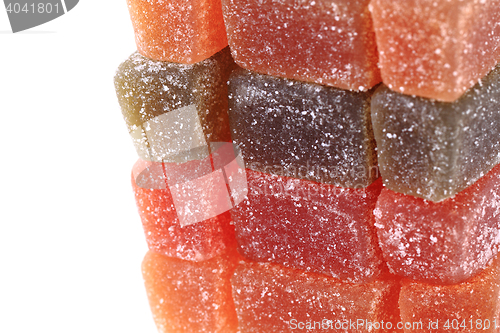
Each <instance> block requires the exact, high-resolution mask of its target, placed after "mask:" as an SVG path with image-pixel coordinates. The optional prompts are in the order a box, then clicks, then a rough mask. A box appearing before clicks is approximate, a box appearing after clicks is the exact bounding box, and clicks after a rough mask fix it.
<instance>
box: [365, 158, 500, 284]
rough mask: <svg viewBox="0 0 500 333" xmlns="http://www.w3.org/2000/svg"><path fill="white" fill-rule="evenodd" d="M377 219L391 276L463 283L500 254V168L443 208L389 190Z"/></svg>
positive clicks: (382, 196)
mask: <svg viewBox="0 0 500 333" xmlns="http://www.w3.org/2000/svg"><path fill="white" fill-rule="evenodd" d="M374 214H375V221H376V223H375V226H376V227H377V229H378V236H379V242H380V247H381V249H382V252H383V254H384V259H385V260H386V261H387V265H388V266H389V269H390V270H391V272H393V273H395V274H398V275H401V276H405V277H408V278H411V279H414V280H418V281H424V282H428V283H435V284H453V283H459V282H462V281H464V280H466V279H468V278H470V277H472V276H474V275H476V274H478V273H479V272H481V271H482V270H483V269H484V268H485V267H486V265H487V264H488V262H489V261H490V260H491V259H492V258H493V257H495V256H496V254H497V253H498V248H499V245H500V165H498V166H496V167H495V168H494V169H493V170H491V171H490V172H489V173H488V174H487V175H486V176H484V177H482V178H481V179H479V180H478V181H477V182H476V183H475V184H474V185H472V186H470V187H468V188H467V189H466V190H464V191H462V192H460V193H459V194H457V195H456V196H455V197H453V198H450V199H447V200H444V201H441V202H438V203H434V202H431V201H427V200H423V199H421V198H416V197H413V196H410V195H403V194H399V193H395V192H392V191H390V190H388V189H383V190H382V192H381V194H380V196H379V198H378V201H377V206H376V209H375V211H374Z"/></svg>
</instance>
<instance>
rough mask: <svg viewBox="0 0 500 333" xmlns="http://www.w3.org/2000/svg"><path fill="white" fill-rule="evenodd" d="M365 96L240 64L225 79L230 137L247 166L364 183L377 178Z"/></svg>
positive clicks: (356, 184)
mask: <svg viewBox="0 0 500 333" xmlns="http://www.w3.org/2000/svg"><path fill="white" fill-rule="evenodd" d="M370 97H371V92H360V93H358V92H350V91H346V90H341V89H336V88H332V87H325V86H321V85H318V84H312V83H304V82H299V81H294V80H288V79H281V78H277V77H272V76H268V75H261V74H257V73H253V72H250V71H246V70H243V69H240V70H237V71H235V72H233V75H231V77H230V82H229V122H230V127H231V131H232V138H233V141H234V142H235V143H236V144H237V145H238V146H239V148H240V149H241V150H242V154H243V158H244V160H245V163H246V166H247V168H249V169H252V170H255V171H261V172H265V173H273V174H277V175H280V176H290V177H294V178H302V179H307V180H312V181H316V182H321V183H327V184H332V185H337V186H342V187H350V188H355V187H367V186H368V185H370V184H371V183H372V182H373V181H375V179H377V178H378V177H379V176H378V168H377V160H376V153H375V140H374V138H373V133H372V128H371V119H370Z"/></svg>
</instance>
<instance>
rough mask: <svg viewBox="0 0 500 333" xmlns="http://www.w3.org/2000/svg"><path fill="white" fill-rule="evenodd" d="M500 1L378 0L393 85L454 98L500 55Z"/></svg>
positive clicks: (377, 22)
mask: <svg viewBox="0 0 500 333" xmlns="http://www.w3.org/2000/svg"><path fill="white" fill-rule="evenodd" d="M499 8H500V1H499V0H488V1H478V0H462V1H436V0H405V1H398V0H372V2H371V4H370V11H371V13H372V16H373V25H374V28H375V34H376V36H377V47H378V50H379V54H380V62H379V64H380V70H381V73H382V79H383V81H384V83H385V84H386V85H387V86H389V88H391V89H393V90H395V91H397V92H401V93H405V94H409V95H417V96H422V97H427V98H434V99H438V100H442V101H447V102H452V101H454V100H456V99H457V98H459V97H460V96H461V95H462V94H463V93H464V92H465V91H466V90H467V89H469V88H470V87H472V86H473V85H474V84H476V83H477V82H478V81H479V80H480V79H481V78H482V77H483V76H485V75H486V74H487V73H488V72H489V71H491V69H492V68H493V67H494V66H495V65H496V63H497V62H498V61H499V59H500V10H499Z"/></svg>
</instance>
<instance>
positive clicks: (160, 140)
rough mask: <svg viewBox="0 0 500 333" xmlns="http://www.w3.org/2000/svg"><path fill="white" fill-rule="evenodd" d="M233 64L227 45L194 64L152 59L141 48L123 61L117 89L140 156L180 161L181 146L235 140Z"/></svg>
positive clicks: (188, 148) (191, 147)
mask: <svg viewBox="0 0 500 333" xmlns="http://www.w3.org/2000/svg"><path fill="white" fill-rule="evenodd" d="M233 69H234V62H233V61H232V58H231V55H230V53H229V50H228V49H227V48H226V49H224V50H222V51H220V52H219V53H217V54H216V55H214V56H213V57H211V58H209V59H206V60H204V61H202V62H199V63H196V64H193V65H182V64H175V63H170V62H161V61H153V60H150V59H147V58H145V57H143V56H142V55H140V54H139V53H137V52H136V53H134V54H132V55H131V56H130V57H129V58H128V59H127V60H126V61H125V62H123V63H122V64H121V65H120V67H119V68H118V71H117V73H116V75H115V88H116V94H117V96H118V101H119V103H120V106H121V109H122V113H123V117H124V118H125V122H126V124H127V127H128V130H129V132H130V135H131V136H132V138H133V141H134V145H135V147H136V150H137V153H138V154H139V157H140V158H141V159H143V160H151V161H155V162H162V161H165V162H172V161H175V162H180V161H181V160H176V159H178V158H179V157H180V156H181V155H182V154H181V153H183V152H186V151H190V152H193V151H195V150H196V149H198V148H200V147H204V146H206V145H208V143H210V142H228V141H231V137H230V132H229V124H228V119H227V107H228V106H227V80H228V77H229V74H230V72H231V71H232V70H233ZM173 156H175V157H176V159H173ZM186 159H187V160H189V159H192V157H190V156H188V157H187V158H186Z"/></svg>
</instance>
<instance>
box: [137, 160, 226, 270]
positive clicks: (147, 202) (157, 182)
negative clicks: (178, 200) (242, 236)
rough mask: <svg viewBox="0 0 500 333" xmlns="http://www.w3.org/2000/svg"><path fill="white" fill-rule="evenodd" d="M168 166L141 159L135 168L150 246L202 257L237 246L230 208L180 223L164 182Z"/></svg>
mask: <svg viewBox="0 0 500 333" xmlns="http://www.w3.org/2000/svg"><path fill="white" fill-rule="evenodd" d="M188 163H193V162H188ZM165 168H166V167H165V165H164V164H163V163H146V162H145V161H141V160H139V161H138V162H137V163H136V165H135V166H134V170H133V172H132V187H133V190H134V194H135V199H136V203H137V207H138V209H139V216H140V217H141V220H142V225H143V228H144V232H145V235H146V241H147V243H148V247H149V249H150V250H152V251H155V252H158V253H161V254H164V255H167V256H170V257H176V258H180V259H185V260H192V261H202V260H207V259H210V258H213V257H215V256H217V255H219V254H222V253H225V252H227V251H228V250H229V249H231V248H234V247H235V238H234V226H233V225H232V221H231V218H230V214H229V212H225V213H222V214H220V215H218V216H214V217H211V218H208V219H206V220H204V221H200V222H198V223H195V224H189V225H184V226H183V225H181V223H180V221H179V217H178V213H177V210H176V205H175V203H174V199H173V198H172V194H171V191H170V188H169V186H166V184H165V183H163V184H162V182H166V180H165V177H164V172H165ZM202 168H203V166H202V165H201V166H200V169H202ZM192 170H195V169H194V168H192ZM202 171H203V170H202ZM142 178H146V179H142ZM138 182H139V183H140V185H141V186H142V187H141V186H139V185H138V184H137V183H138ZM208 191H210V189H208Z"/></svg>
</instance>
